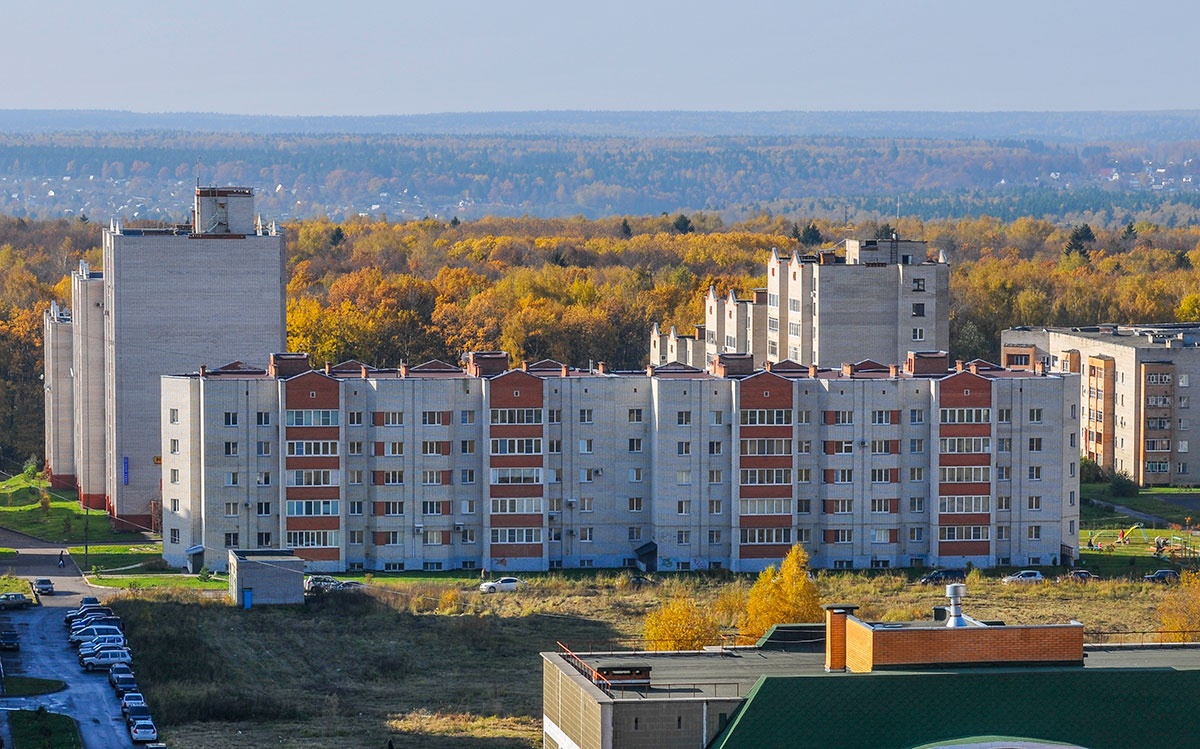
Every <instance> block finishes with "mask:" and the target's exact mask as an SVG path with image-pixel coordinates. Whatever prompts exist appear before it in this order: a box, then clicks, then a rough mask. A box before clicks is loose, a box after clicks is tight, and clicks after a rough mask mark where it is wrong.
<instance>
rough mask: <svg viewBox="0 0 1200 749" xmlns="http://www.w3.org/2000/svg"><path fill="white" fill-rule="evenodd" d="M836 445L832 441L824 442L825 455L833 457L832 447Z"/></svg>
mask: <svg viewBox="0 0 1200 749" xmlns="http://www.w3.org/2000/svg"><path fill="white" fill-rule="evenodd" d="M836 444H837V442H836V441H834V440H825V454H826V455H833V454H834V453H833V450H834V446H835V445H836Z"/></svg>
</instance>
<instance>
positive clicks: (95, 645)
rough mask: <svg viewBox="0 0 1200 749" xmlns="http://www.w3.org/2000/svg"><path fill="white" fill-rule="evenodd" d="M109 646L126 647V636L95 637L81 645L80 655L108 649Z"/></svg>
mask: <svg viewBox="0 0 1200 749" xmlns="http://www.w3.org/2000/svg"><path fill="white" fill-rule="evenodd" d="M109 645H116V646H117V647H121V648H123V647H125V636H124V635H101V636H100V637H94V638H92V639H91V640H89V641H88V642H84V643H80V645H79V654H80V655H83V653H84V652H85V651H87V650H89V649H91V650H98V649H100V648H103V647H107V646H109Z"/></svg>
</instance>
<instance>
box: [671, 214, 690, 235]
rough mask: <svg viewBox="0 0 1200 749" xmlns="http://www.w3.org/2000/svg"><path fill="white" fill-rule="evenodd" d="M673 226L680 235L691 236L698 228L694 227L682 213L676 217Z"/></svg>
mask: <svg viewBox="0 0 1200 749" xmlns="http://www.w3.org/2000/svg"><path fill="white" fill-rule="evenodd" d="M671 226H672V227H673V228H674V229H675V231H677V232H679V233H680V234H691V233H692V231H694V230H695V228H696V227H694V226H693V225H692V220H691V219H690V218H688V217H687V216H685V215H684V214H682V213H681V214H679V215H678V216H676V217H675V220H674V221H672V222H671Z"/></svg>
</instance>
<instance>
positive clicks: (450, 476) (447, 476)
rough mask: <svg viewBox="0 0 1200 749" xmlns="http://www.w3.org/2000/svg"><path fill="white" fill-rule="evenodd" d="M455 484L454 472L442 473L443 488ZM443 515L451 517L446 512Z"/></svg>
mask: <svg viewBox="0 0 1200 749" xmlns="http://www.w3.org/2000/svg"><path fill="white" fill-rule="evenodd" d="M453 483H454V471H442V486H450V485H451V484H453ZM442 514H443V515H449V514H450V513H449V512H444V513H442Z"/></svg>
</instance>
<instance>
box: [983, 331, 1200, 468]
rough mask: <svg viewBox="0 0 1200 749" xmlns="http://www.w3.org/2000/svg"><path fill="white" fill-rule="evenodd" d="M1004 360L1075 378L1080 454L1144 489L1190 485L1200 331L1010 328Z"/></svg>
mask: <svg viewBox="0 0 1200 749" xmlns="http://www.w3.org/2000/svg"><path fill="white" fill-rule="evenodd" d="M1001 340H1002V354H1001V358H1002V361H1003V362H1004V363H1005V364H1006V365H1007V366H1010V367H1013V368H1025V369H1028V368H1031V367H1033V366H1035V365H1037V364H1040V365H1042V366H1044V367H1046V368H1047V369H1049V370H1051V371H1058V372H1074V373H1078V374H1079V375H1080V383H1079V385H1080V406H1081V408H1082V413H1081V418H1080V424H1079V429H1080V432H1079V437H1080V440H1081V448H1082V452H1083V454H1084V455H1085V456H1087V457H1089V458H1091V459H1092V460H1095V461H1096V462H1097V463H1098V464H1099V465H1100V466H1101V467H1102V468H1104V469H1105V470H1107V471H1110V472H1121V473H1126V474H1128V475H1129V476H1130V477H1131V478H1133V479H1134V480H1135V481H1137V482H1138V483H1139V484H1142V485H1143V486H1167V485H1173V486H1193V485H1195V484H1197V483H1200V477H1198V476H1197V472H1200V464H1197V462H1196V461H1193V460H1191V448H1190V439H1189V437H1190V434H1191V431H1192V430H1191V427H1192V426H1193V425H1195V426H1196V427H1197V428H1198V429H1200V417H1194V416H1193V409H1192V408H1191V395H1190V394H1191V383H1192V381H1193V380H1195V379H1196V378H1197V377H1200V325H1197V324H1194V323H1190V324H1189V323H1168V324H1161V325H1097V326H1092V327H1079V328H1012V329H1010V330H1006V331H1004V333H1003V335H1002V339H1001Z"/></svg>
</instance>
